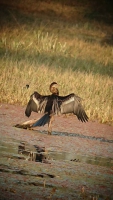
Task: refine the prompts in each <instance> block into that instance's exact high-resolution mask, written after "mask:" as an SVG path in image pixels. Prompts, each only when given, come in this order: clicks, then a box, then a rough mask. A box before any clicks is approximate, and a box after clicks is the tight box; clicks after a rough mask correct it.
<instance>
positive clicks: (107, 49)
mask: <svg viewBox="0 0 113 200" xmlns="http://www.w3.org/2000/svg"><path fill="white" fill-rule="evenodd" d="M67 2H68V1H67ZM74 3H75V4H74V5H73V6H72V5H68V4H66V3H64V1H62V2H60V1H54V2H53V1H35V0H34V1H29V3H28V1H27V3H26V1H25V2H24V5H23V1H19V4H18V3H17V2H16V1H14V2H13V1H8V2H7V1H4V4H5V6H4V5H2V9H1V16H0V18H1V27H2V28H1V30H0V38H1V39H0V94H1V95H0V101H1V102H7V103H13V104H14V103H20V104H22V105H26V103H27V101H28V99H29V96H30V94H32V93H33V91H34V90H37V91H38V92H40V93H42V94H48V93H49V84H50V83H51V82H52V81H56V82H57V83H58V84H59V90H60V94H61V95H67V94H68V93H71V92H74V93H76V94H77V95H79V96H81V97H82V98H83V99H84V101H83V103H84V105H85V109H86V112H87V114H88V116H89V118H90V119H93V120H99V121H100V122H102V123H106V122H107V123H109V124H113V114H112V113H113V46H110V45H107V44H106V45H101V40H102V39H103V38H104V36H105V35H106V33H107V32H109V33H110V31H111V32H112V28H113V27H112V26H111V25H110V26H109V25H106V24H103V23H102V22H99V21H95V20H94V21H92V20H90V19H88V18H85V17H84V16H85V14H87V13H88V14H89V10H88V8H90V5H88V4H87V5H86V6H84V5H82V4H80V5H79V3H77V1H74ZM8 4H10V7H8V6H6V5H8ZM86 10H87V13H85V12H86ZM26 84H29V85H30V88H29V89H26V87H25V86H26Z"/></svg>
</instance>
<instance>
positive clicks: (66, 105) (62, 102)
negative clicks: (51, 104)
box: [57, 93, 88, 122]
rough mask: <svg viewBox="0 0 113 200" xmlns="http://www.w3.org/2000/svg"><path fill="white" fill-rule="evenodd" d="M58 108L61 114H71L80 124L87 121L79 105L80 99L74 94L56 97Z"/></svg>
mask: <svg viewBox="0 0 113 200" xmlns="http://www.w3.org/2000/svg"><path fill="white" fill-rule="evenodd" d="M57 99H58V100H57V101H58V107H59V110H60V113H61V114H67V113H73V114H75V115H76V116H77V118H78V120H80V121H82V122H86V121H88V116H87V114H86V112H85V110H84V108H83V106H82V104H81V100H82V99H81V98H80V97H79V96H77V95H75V94H74V93H72V94H69V95H67V96H58V97H57Z"/></svg>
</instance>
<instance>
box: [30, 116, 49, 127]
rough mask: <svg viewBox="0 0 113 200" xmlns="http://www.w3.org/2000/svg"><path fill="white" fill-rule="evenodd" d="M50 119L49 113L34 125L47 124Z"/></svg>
mask: <svg viewBox="0 0 113 200" xmlns="http://www.w3.org/2000/svg"><path fill="white" fill-rule="evenodd" d="M49 121H50V116H49V114H48V113H47V114H45V115H43V117H41V118H40V119H39V120H38V121H36V122H35V123H34V124H33V125H32V127H36V126H44V125H45V124H47V123H49Z"/></svg>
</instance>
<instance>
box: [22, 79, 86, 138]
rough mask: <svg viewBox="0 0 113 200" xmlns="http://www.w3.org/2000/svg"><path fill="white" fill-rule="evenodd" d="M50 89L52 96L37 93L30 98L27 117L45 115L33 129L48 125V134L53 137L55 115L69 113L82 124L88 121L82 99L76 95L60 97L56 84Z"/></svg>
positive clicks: (51, 85) (26, 112) (52, 84)
mask: <svg viewBox="0 0 113 200" xmlns="http://www.w3.org/2000/svg"><path fill="white" fill-rule="evenodd" d="M49 89H50V92H51V94H50V95H41V94H39V93H38V92H36V91H35V92H34V93H33V94H32V95H31V96H30V100H29V102H28V104H27V107H26V110H25V115H26V116H27V117H29V116H30V115H31V112H32V111H34V112H37V113H43V114H44V115H43V116H42V117H41V118H40V119H39V120H37V121H36V122H35V123H34V124H33V125H32V127H36V126H44V125H45V124H47V123H48V134H49V135H51V132H52V122H53V120H54V115H59V114H68V113H73V114H74V115H76V116H77V118H78V120H80V121H82V122H87V121H88V116H87V114H86V112H85V110H84V108H83V106H82V104H81V100H82V99H81V98H80V97H79V96H77V95H76V94H74V93H71V94H68V95H67V96H59V91H58V85H57V83H56V82H53V83H51V84H50V88H49Z"/></svg>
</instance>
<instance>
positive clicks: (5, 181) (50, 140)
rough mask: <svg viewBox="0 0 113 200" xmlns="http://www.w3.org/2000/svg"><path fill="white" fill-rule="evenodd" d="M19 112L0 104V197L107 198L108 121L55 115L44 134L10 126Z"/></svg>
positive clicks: (112, 190) (110, 185)
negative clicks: (86, 121)
mask: <svg viewBox="0 0 113 200" xmlns="http://www.w3.org/2000/svg"><path fill="white" fill-rule="evenodd" d="M24 111H25V107H21V106H18V105H17V106H15V105H8V104H0V199H2V200H7V199H12V200H13V199H16V200H20V199H24V200H29V199H30V200H32V199H33V200H38V199H39V200H40V199H53V200H71V199H72V200H73V199H75V200H78V199H92V200H103V199H104V200H105V199H106V200H111V199H113V127H112V126H109V125H105V124H99V123H98V122H92V121H89V122H88V123H82V122H79V121H78V120H77V119H76V117H75V116H68V117H65V116H60V117H59V116H58V117H55V121H54V125H53V134H52V135H51V136H50V135H47V126H44V127H38V128H35V129H34V130H29V129H20V128H16V127H14V126H15V125H16V124H18V123H21V122H24V121H27V120H28V118H27V117H26V116H25V115H24ZM39 117H40V115H39V114H36V113H32V115H31V117H30V119H33V118H39Z"/></svg>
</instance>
